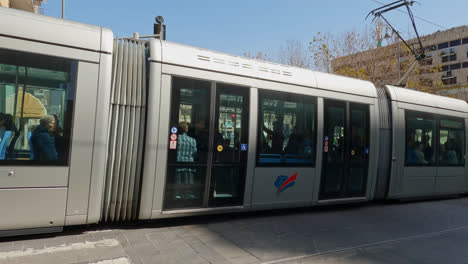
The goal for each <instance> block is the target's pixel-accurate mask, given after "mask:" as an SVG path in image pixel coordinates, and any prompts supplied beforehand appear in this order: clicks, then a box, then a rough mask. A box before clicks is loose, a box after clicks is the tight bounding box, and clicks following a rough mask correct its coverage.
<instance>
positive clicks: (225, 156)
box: [214, 85, 245, 163]
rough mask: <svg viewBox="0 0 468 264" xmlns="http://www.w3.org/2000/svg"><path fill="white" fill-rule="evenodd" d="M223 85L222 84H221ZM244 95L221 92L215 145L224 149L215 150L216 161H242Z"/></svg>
mask: <svg viewBox="0 0 468 264" xmlns="http://www.w3.org/2000/svg"><path fill="white" fill-rule="evenodd" d="M219 86H221V85H219ZM243 99H244V97H243V96H241V95H236V94H229V93H221V94H219V109H218V111H219V113H218V115H217V116H218V120H217V123H216V124H217V126H218V127H217V129H216V130H215V146H222V147H223V151H217V152H215V153H214V154H215V162H217V163H234V162H239V161H240V153H241V138H242V136H244V135H242V125H243V122H245V120H244V119H243V114H244V113H243V112H242V108H243V106H244V101H243Z"/></svg>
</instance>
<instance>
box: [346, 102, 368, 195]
mask: <svg viewBox="0 0 468 264" xmlns="http://www.w3.org/2000/svg"><path fill="white" fill-rule="evenodd" d="M368 112H369V107H368V106H366V105H365V106H363V105H353V104H351V151H350V152H351V153H350V155H351V156H350V182H349V189H350V191H351V192H364V193H365V191H364V187H365V182H366V176H367V168H368V167H367V163H368V160H369V138H368V135H369V133H368V131H369V124H368V120H369V117H368Z"/></svg>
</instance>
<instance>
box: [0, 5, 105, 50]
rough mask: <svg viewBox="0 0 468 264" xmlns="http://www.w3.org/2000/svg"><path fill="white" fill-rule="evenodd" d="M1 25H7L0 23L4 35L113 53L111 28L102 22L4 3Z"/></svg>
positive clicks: (0, 10)
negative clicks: (96, 22)
mask: <svg viewBox="0 0 468 264" xmlns="http://www.w3.org/2000/svg"><path fill="white" fill-rule="evenodd" d="M0 25H7V26H2V27H0V35H3V36H7V37H12V38H19V39H23V40H31V41H35V42H42V43H45V44H53V45H59V46H65V47H72V48H79V49H85V50H90V51H95V52H101V51H102V52H108V53H112V48H113V44H112V31H110V30H109V29H106V28H102V27H99V26H93V25H88V24H83V23H78V22H74V21H70V20H65V19H59V18H55V17H50V16H44V15H39V14H34V13H31V12H25V11H21V10H16V9H12V8H5V7H0ZM101 36H102V38H101ZM101 39H102V41H101Z"/></svg>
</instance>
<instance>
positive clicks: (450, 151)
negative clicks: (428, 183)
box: [438, 117, 465, 166]
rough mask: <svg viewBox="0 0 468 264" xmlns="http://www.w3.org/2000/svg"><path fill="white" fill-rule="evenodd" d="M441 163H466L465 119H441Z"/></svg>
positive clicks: (444, 164)
mask: <svg viewBox="0 0 468 264" xmlns="http://www.w3.org/2000/svg"><path fill="white" fill-rule="evenodd" d="M438 154H439V165H441V166H463V165H465V125H464V120H463V119H454V118H445V117H442V118H441V119H440V128H439V153H438Z"/></svg>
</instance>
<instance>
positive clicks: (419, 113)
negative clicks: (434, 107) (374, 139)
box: [403, 109, 439, 168]
mask: <svg viewBox="0 0 468 264" xmlns="http://www.w3.org/2000/svg"><path fill="white" fill-rule="evenodd" d="M408 113H412V114H416V115H418V116H422V117H424V118H427V119H429V118H432V119H433V120H434V123H435V128H434V133H432V138H434V136H435V137H436V138H435V140H434V142H435V144H433V145H435V146H432V148H433V149H434V153H433V154H435V155H434V163H433V164H430V163H428V164H408V160H407V142H406V139H407V132H406V131H407V129H408V126H407V123H408ZM404 122H405V129H404V132H405V135H404V137H403V140H404V141H403V142H404V143H403V144H404V149H405V152H404V161H405V163H404V166H405V167H413V168H414V167H417V168H429V167H437V159H438V153H437V151H438V150H437V140H439V137H438V135H437V131H438V130H437V129H438V126H437V117H436V114H433V113H428V112H422V111H414V110H408V109H405V120H404Z"/></svg>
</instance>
